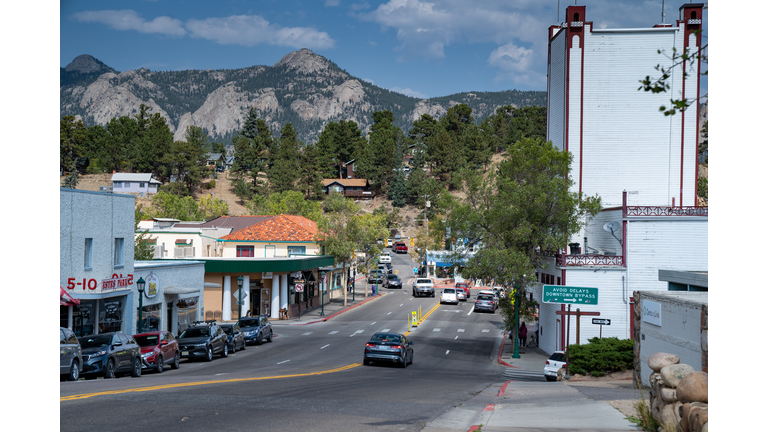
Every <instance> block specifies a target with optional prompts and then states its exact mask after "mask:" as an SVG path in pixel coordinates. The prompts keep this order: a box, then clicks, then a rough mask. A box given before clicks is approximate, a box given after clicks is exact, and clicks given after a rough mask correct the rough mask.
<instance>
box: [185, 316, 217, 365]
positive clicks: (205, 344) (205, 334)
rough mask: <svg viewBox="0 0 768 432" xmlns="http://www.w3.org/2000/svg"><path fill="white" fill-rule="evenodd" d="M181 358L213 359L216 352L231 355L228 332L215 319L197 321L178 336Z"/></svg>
mask: <svg viewBox="0 0 768 432" xmlns="http://www.w3.org/2000/svg"><path fill="white" fill-rule="evenodd" d="M178 342H179V349H180V350H181V358H187V359H190V360H191V359H198V358H202V359H205V361H211V360H213V355H214V354H220V355H221V357H222V358H224V357H228V356H229V342H228V341H227V334H226V333H224V330H223V329H222V328H221V327H220V326H219V325H218V324H217V323H216V321H215V320H210V321H205V322H203V321H195V322H194V323H193V324H192V325H191V326H189V327H187V328H186V329H185V330H184V331H183V332H182V333H181V334H180V335H179V338H178Z"/></svg>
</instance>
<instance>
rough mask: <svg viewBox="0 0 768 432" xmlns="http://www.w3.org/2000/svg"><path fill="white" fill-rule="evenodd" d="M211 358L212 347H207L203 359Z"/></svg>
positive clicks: (210, 359) (208, 359)
mask: <svg viewBox="0 0 768 432" xmlns="http://www.w3.org/2000/svg"><path fill="white" fill-rule="evenodd" d="M212 360H213V349H212V348H211V347H208V351H206V352H205V361H212Z"/></svg>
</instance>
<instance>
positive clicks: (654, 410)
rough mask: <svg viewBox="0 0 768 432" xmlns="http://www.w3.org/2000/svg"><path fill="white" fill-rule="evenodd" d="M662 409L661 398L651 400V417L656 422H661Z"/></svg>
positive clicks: (662, 402)
mask: <svg viewBox="0 0 768 432" xmlns="http://www.w3.org/2000/svg"><path fill="white" fill-rule="evenodd" d="M663 409H664V401H663V400H661V398H659V397H656V398H653V399H651V415H652V416H653V418H655V419H656V421H658V422H660V421H661V410H663Z"/></svg>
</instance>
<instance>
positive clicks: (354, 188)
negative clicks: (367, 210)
mask: <svg viewBox="0 0 768 432" xmlns="http://www.w3.org/2000/svg"><path fill="white" fill-rule="evenodd" d="M331 192H339V193H342V194H344V196H345V197H348V198H354V199H373V197H375V196H376V194H375V193H374V192H373V189H372V188H371V185H370V183H369V182H368V180H367V179H323V193H324V194H326V195H327V194H329V193H331Z"/></svg>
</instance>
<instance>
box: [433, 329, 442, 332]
mask: <svg viewBox="0 0 768 432" xmlns="http://www.w3.org/2000/svg"><path fill="white" fill-rule="evenodd" d="M432 331H433V332H439V331H440V329H439V328H433V329H432Z"/></svg>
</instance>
